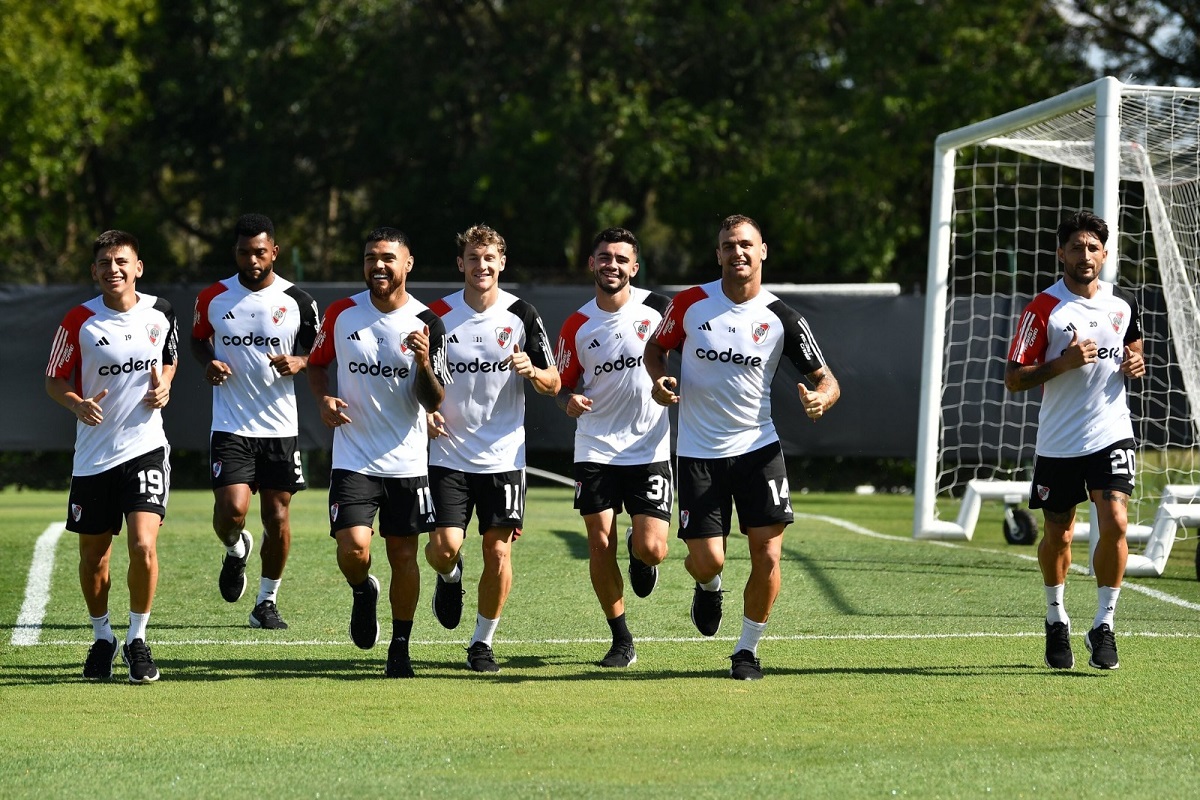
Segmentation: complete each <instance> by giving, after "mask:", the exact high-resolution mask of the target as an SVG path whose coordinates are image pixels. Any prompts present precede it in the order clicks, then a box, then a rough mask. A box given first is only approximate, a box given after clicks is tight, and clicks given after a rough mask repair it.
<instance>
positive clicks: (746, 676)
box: [729, 650, 763, 681]
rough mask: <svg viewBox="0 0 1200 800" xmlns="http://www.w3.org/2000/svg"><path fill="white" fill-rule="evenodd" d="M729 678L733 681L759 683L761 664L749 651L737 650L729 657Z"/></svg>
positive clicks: (761, 672)
mask: <svg viewBox="0 0 1200 800" xmlns="http://www.w3.org/2000/svg"><path fill="white" fill-rule="evenodd" d="M729 661H730V662H731V663H730V665H729V677H731V678H733V679H734V680H735V681H761V680H762V676H763V671H762V663H761V662H760V661H759V660H758V659H757V658H755V657H754V653H751V652H750V651H749V650H738V651H737V652H736V653H734V654H733V655H731V656H730V657H729Z"/></svg>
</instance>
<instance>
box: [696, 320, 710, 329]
mask: <svg viewBox="0 0 1200 800" xmlns="http://www.w3.org/2000/svg"><path fill="white" fill-rule="evenodd" d="M696 330H701V331H711V330H712V325H710V324H709V323H707V322H706V323H704V324H703V325H701V326H700V327H699V328H697V329H696Z"/></svg>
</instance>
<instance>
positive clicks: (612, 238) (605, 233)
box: [592, 228, 638, 255]
mask: <svg viewBox="0 0 1200 800" xmlns="http://www.w3.org/2000/svg"><path fill="white" fill-rule="evenodd" d="M601 242H608V243H609V244H616V243H618V242H623V243H625V244H629V245H633V252H634V254H635V255H636V254H637V253H638V240H637V237H636V236H634V235H633V231H629V230H626V229H625V228H605V229H604V230H602V231H600V232H599V233H597V234H596V238H595V239H592V252H593V253H594V252H596V248H598V247H599V246H600V243H601Z"/></svg>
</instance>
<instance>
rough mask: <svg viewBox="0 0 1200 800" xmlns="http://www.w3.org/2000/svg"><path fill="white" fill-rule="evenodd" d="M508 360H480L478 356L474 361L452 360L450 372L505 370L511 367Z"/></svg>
mask: <svg viewBox="0 0 1200 800" xmlns="http://www.w3.org/2000/svg"><path fill="white" fill-rule="evenodd" d="M509 366H510V365H509V363H508V362H507V361H480V360H479V359H478V358H477V359H475V360H474V361H451V362H450V364H449V367H450V372H452V373H454V372H465V373H472V374H473V373H476V372H505V371H507V370H508V369H509Z"/></svg>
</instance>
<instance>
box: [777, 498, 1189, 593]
mask: <svg viewBox="0 0 1200 800" xmlns="http://www.w3.org/2000/svg"><path fill="white" fill-rule="evenodd" d="M795 516H796V517H797V518H801V517H802V518H805V519H816V520H820V521H821V522H827V523H829V524H830V525H835V526H837V527H839V528H842V529H844V530H847V531H850V532H851V533H857V534H859V535H861V536H870V537H872V538H875V539H887V540H889V541H893V542H907V543H912V544H916V543H917V542H918V541H920V542H922V543H924V544H935V545H940V546H941V547H950V548H954V549H960V550H971V551H972V552H975V553H990V554H992V555H997V556H1005V557H1006V558H1019V559H1023V560H1025V561H1033V562H1035V563H1036V562H1037V556H1031V555H1027V554H1025V553H1011V552H1008V551H1006V550H992V549H990V548H986V547H970V548H968V547H963V546H962V545H960V544H956V543H954V542H938V541H928V540H923V539H922V540H918V539H911V538H909V537H907V536H893V535H891V534H888V533H878V532H876V531H873V530H870V529H868V528H864V527H862V526H861V525H855V524H854V523H853V522H847V521H846V520H844V519H838V518H837V517H826V516H822V515H820V514H795ZM1071 571H1072V572H1077V573H1080V574H1083V575H1086V574H1087V568H1086V567H1081V566H1080V565H1078V564H1072V565H1071ZM1121 589H1123V590H1128V591H1131V592H1139V593H1140V594H1144V595H1146V596H1147V597H1153V598H1154V599H1155V600H1161V601H1162V602H1164V603H1170V604H1172V605H1176V606H1179V607H1180V608H1186V609H1188V610H1189V611H1200V603H1193V602H1191V601H1190V600H1184V599H1183V598H1182V597H1176V596H1175V595H1173V594H1167V593H1166V592H1162V591H1159V590H1158V589H1151V588H1150V587H1149V586H1143V585H1142V584H1140V583H1134V582H1133V581H1131V580H1128V579H1126V580H1123V581H1121Z"/></svg>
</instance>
